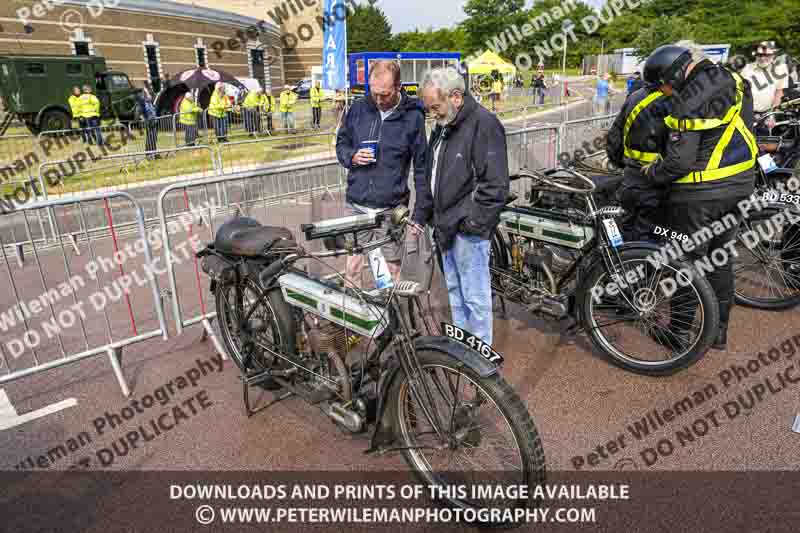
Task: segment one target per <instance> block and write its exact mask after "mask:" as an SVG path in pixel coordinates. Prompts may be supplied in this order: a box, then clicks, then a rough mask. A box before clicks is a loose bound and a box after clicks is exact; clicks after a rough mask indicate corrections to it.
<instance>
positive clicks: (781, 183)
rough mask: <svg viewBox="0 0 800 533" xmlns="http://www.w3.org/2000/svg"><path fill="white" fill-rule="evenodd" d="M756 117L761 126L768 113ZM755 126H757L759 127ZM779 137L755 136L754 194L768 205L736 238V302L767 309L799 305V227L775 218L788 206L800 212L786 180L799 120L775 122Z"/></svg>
mask: <svg viewBox="0 0 800 533" xmlns="http://www.w3.org/2000/svg"><path fill="white" fill-rule="evenodd" d="M770 115H772V113H771V114H769V115H765V116H763V117H761V119H760V123H761V124H760V125H761V126H762V127H763V123H764V121H766V119H767V118H769V116H770ZM758 126H759V124H757V127H758ZM772 132H773V133H777V135H773V136H769V137H758V139H757V142H758V147H759V151H760V157H759V161H758V163H757V164H756V183H755V192H754V193H753V197H754V199H756V200H759V201H762V202H765V203H766V207H765V208H763V209H761V210H753V211H752V212H751V213H748V215H749V216H748V217H747V218H746V219H745V220H744V221H743V222H742V225H741V227H740V232H739V238H738V239H737V243H736V249H737V259H736V262H735V264H734V273H735V275H736V293H735V294H736V303H738V304H740V305H745V306H748V307H753V308H756V309H766V310H783V309H790V308H793V307H796V306H797V305H799V304H800V225H798V224H797V223H791V222H790V221H788V220H784V221H783V222H775V221H774V220H773V217H775V215H777V214H778V213H780V212H784V211H786V210H787V209H790V210H792V211H793V212H798V213H800V191H791V190H790V189H789V188H788V187H786V184H787V183H788V182H789V180H790V179H791V178H792V176H795V177H800V176H796V173H797V169H798V168H800V146H798V143H800V120H798V119H797V118H796V117H794V118H789V119H788V120H783V121H780V122H778V123H776V124H773V127H772Z"/></svg>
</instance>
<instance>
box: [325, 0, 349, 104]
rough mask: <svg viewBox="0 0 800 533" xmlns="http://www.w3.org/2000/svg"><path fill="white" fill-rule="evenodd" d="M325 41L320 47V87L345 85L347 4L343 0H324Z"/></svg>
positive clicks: (331, 87)
mask: <svg viewBox="0 0 800 533" xmlns="http://www.w3.org/2000/svg"><path fill="white" fill-rule="evenodd" d="M322 18H323V20H324V21H325V23H324V26H325V32H324V36H323V38H324V39H325V42H324V44H323V47H322V88H323V89H327V90H339V89H345V88H346V87H347V76H346V74H345V73H346V70H345V69H346V66H347V6H346V5H345V0H325V6H324V11H323V13H322Z"/></svg>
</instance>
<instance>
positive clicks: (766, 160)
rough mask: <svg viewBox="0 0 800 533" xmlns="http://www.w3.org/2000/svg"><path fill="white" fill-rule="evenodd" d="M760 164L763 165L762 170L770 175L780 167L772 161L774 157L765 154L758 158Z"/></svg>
mask: <svg viewBox="0 0 800 533" xmlns="http://www.w3.org/2000/svg"><path fill="white" fill-rule="evenodd" d="M758 164H759V165H761V168H762V169H763V170H764V173H765V174H769V173H770V172H772V171H773V170H775V169H776V168H778V165H776V164H775V160H774V159H772V156H771V155H769V154H764V155H762V156H761V157H759V158H758Z"/></svg>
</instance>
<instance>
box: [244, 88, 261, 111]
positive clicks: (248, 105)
mask: <svg viewBox="0 0 800 533" xmlns="http://www.w3.org/2000/svg"><path fill="white" fill-rule="evenodd" d="M260 104H261V97H260V96H259V94H258V93H257V92H255V91H250V92H249V93H247V97H245V99H244V102H242V107H244V108H245V109H254V108H256V107H258V106H259V105H260Z"/></svg>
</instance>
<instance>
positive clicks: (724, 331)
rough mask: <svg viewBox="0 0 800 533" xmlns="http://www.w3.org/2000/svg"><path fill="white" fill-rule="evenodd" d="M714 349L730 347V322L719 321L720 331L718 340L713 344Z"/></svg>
mask: <svg viewBox="0 0 800 533" xmlns="http://www.w3.org/2000/svg"><path fill="white" fill-rule="evenodd" d="M711 348H712V349H713V350H723V351H725V350H727V349H728V323H727V322H720V323H719V333H717V340H715V341H714V344H712V345H711Z"/></svg>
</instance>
